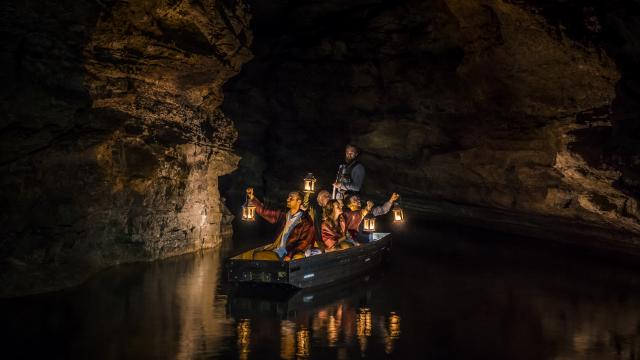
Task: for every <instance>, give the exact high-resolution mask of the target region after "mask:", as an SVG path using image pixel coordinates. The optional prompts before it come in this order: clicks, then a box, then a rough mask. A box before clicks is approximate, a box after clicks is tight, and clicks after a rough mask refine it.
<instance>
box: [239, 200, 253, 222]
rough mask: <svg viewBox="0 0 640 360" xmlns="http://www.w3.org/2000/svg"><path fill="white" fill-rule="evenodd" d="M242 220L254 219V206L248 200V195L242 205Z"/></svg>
mask: <svg viewBox="0 0 640 360" xmlns="http://www.w3.org/2000/svg"><path fill="white" fill-rule="evenodd" d="M242 221H256V206H255V205H253V204H252V203H250V202H249V198H248V197H247V198H246V200H245V203H244V205H242Z"/></svg>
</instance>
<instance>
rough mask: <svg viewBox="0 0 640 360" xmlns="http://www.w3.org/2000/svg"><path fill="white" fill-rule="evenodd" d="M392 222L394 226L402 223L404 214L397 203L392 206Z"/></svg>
mask: <svg viewBox="0 0 640 360" xmlns="http://www.w3.org/2000/svg"><path fill="white" fill-rule="evenodd" d="M393 222H394V223H395V224H399V223H403V222H404V213H403V212H402V208H401V207H400V205H398V204H397V203H396V204H395V205H394V206H393Z"/></svg>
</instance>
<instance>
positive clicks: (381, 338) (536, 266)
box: [0, 225, 640, 359]
mask: <svg viewBox="0 0 640 360" xmlns="http://www.w3.org/2000/svg"><path fill="white" fill-rule="evenodd" d="M239 230H240V231H239V232H238V233H237V235H236V236H235V238H234V239H233V241H229V242H227V243H226V245H224V246H223V248H222V249H217V250H214V251H206V252H203V253H199V254H194V255H188V256H182V257H177V258H172V259H168V260H164V261H159V262H154V263H148V264H132V265H125V266H119V267H117V268H113V269H110V270H108V271H105V272H103V273H101V274H98V275H97V276H95V277H94V278H92V280H91V281H89V282H88V283H86V284H84V285H83V286H81V287H78V288H75V289H70V290H67V291H63V292H59V293H55V294H48V295H44V296H34V297H28V298H20V299H12V300H1V301H0V315H2V329H3V330H2V331H3V334H2V348H1V349H2V351H3V354H2V355H0V357H1V358H5V359H18V358H47V359H194V358H196V359H201V358H228V359H279V358H281V359H293V358H316V359H325V358H326V359H350V358H373V359H378V358H396V359H640V272H639V271H638V270H634V269H632V268H630V267H629V266H628V265H620V264H617V263H616V262H615V261H613V260H610V259H599V258H593V257H592V256H588V255H584V254H575V253H574V252H575V251H574V250H572V249H562V248H558V247H555V246H549V244H543V245H538V244H535V242H533V241H525V240H524V239H519V238H516V237H510V236H504V235H498V234H493V233H489V232H486V231H478V230H473V229H464V228H459V227H447V226H435V225H428V226H423V227H418V226H414V227H412V230H408V229H405V230H404V231H401V232H399V233H396V234H395V237H394V249H393V255H392V262H391V264H390V266H388V267H386V268H384V269H381V270H380V271H376V272H373V273H371V274H369V276H365V277H360V278H356V279H352V280H349V281H343V282H341V283H339V284H336V285H335V286H332V287H329V288H324V289H319V290H312V291H308V290H305V291H302V292H298V293H296V294H293V295H291V297H290V298H284V299H260V298H258V299H255V298H248V297H246V296H243V295H242V294H238V293H237V291H235V290H234V288H233V286H231V285H229V284H226V283H225V281H224V280H223V279H222V278H223V272H222V264H223V260H224V259H225V258H226V257H228V256H229V255H232V254H236V253H238V252H240V251H241V250H245V249H248V248H251V247H252V246H253V245H255V244H256V243H257V242H258V241H257V240H256V239H257V237H256V236H255V234H253V235H252V232H253V230H250V229H247V227H246V226H245V227H239ZM249 239H253V240H249Z"/></svg>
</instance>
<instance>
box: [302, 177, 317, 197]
mask: <svg viewBox="0 0 640 360" xmlns="http://www.w3.org/2000/svg"><path fill="white" fill-rule="evenodd" d="M304 191H305V192H308V193H312V192H314V191H316V178H315V177H313V174H312V173H308V174H307V176H306V177H305V178H304Z"/></svg>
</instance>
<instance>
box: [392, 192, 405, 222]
mask: <svg viewBox="0 0 640 360" xmlns="http://www.w3.org/2000/svg"><path fill="white" fill-rule="evenodd" d="M399 198H400V195H398V194H397V193H393V194H391V198H390V199H389V200H391V201H396V200H398V199H399ZM403 222H404V212H403V211H402V208H401V207H400V204H398V203H395V204H394V205H393V223H394V224H400V223H403Z"/></svg>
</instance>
